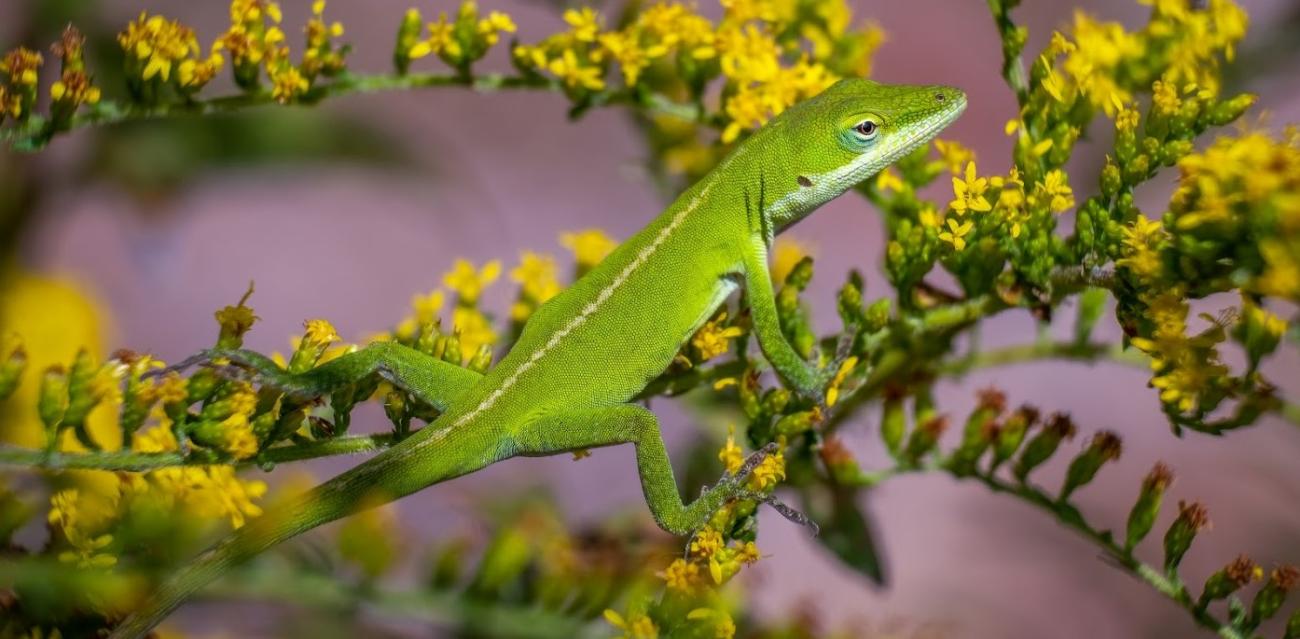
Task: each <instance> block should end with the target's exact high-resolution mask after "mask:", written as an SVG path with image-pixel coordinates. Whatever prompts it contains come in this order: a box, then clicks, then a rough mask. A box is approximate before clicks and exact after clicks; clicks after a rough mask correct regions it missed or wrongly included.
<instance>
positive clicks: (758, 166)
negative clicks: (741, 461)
mask: <svg viewBox="0 0 1300 639" xmlns="http://www.w3.org/2000/svg"><path fill="white" fill-rule="evenodd" d="M965 106H966V96H965V95H964V94H963V93H962V92H961V91H959V90H957V89H954V88H951V87H941V86H890V85H882V84H877V83H874V82H871V81H868V80H843V81H841V82H839V83H837V84H835V85H834V86H832V87H831V88H829V89H827V90H826V91H825V92H823V93H822V94H821V95H819V96H817V97H815V98H812V99H810V100H807V101H805V102H803V103H801V104H798V105H796V106H794V107H792V108H790V109H789V110H787V111H786V112H785V113H783V114H781V115H780V116H779V117H777V118H774V119H773V120H772V121H771V122H769V123H768V124H767V125H766V126H764V127H763V128H762V129H760V130H759V131H757V132H756V133H755V134H754V135H752V136H751V137H750V138H749V139H747V140H746V141H744V142H743V143H742V144H740V145H739V146H738V147H737V148H736V149H735V151H734V152H732V153H731V155H729V156H728V157H727V158H726V159H725V160H723V161H722V162H721V163H720V164H719V165H718V166H717V168H715V169H714V170H713V171H712V172H711V173H709V175H707V176H705V178H704V179H702V180H701V181H700V182H699V183H697V184H695V185H694V186H692V187H691V188H689V189H688V190H687V191H686V192H685V193H684V194H682V196H681V197H680V198H678V199H677V201H676V202H674V203H673V204H672V205H671V206H669V207H668V209H667V210H666V211H664V212H663V214H661V215H660V216H659V217H657V218H656V219H655V220H654V221H653V222H651V223H650V224H649V225H648V226H646V227H645V228H644V229H642V230H641V231H640V232H638V233H637V234H636V235H634V236H632V237H631V238H629V239H628V240H627V241H626V242H624V243H623V244H622V245H621V246H619V247H618V248H617V249H616V250H615V251H614V252H613V253H612V254H610V256H609V257H608V258H606V259H605V261H603V262H601V264H600V265H599V266H597V267H596V268H594V269H592V271H591V272H590V273H588V274H587V275H586V276H584V277H583V278H582V279H580V280H578V281H577V282H575V283H574V284H573V286H571V287H570V288H568V289H567V290H565V291H564V292H563V293H561V294H559V295H557V296H556V297H555V298H553V299H552V300H550V301H549V302H547V303H546V304H544V305H543V306H542V307H541V308H539V309H538V310H537V312H536V313H534V315H533V316H532V318H531V319H530V320H529V321H528V325H527V326H526V327H525V329H524V331H523V334H522V335H521V336H520V338H519V340H518V342H517V343H516V344H515V346H514V348H513V349H511V351H510V353H509V354H507V355H506V356H505V358H504V359H503V360H502V361H501V362H500V364H499V365H497V366H496V367H495V368H493V369H492V370H491V371H489V372H488V373H487V374H486V375H483V376H481V377H479V376H477V375H475V374H473V373H470V372H468V371H466V370H465V369H463V368H460V367H457V366H453V365H451V364H447V363H445V362H441V361H439V360H436V359H434V358H432V357H429V356H427V355H424V354H422V353H419V352H418V351H415V350H412V349H408V348H405V347H402V346H399V345H394V344H375V345H371V346H369V347H367V348H365V349H362V350H360V351H358V352H356V353H353V354H350V355H347V356H344V357H342V358H339V359H337V360H334V361H332V362H330V363H328V364H326V365H324V366H322V367H320V368H318V369H316V370H313V371H311V372H309V373H306V374H303V375H297V376H294V375H290V374H288V373H286V372H284V371H283V370H281V369H279V368H278V367H277V366H275V365H274V364H273V363H271V362H270V361H269V360H267V359H265V358H263V357H261V356H258V355H256V354H253V353H248V352H243V351H240V352H211V353H208V354H207V356H208V357H219V356H220V357H229V358H230V359H232V360H233V361H235V362H236V363H237V364H240V365H243V366H245V367H247V368H249V369H251V370H252V371H254V374H255V376H256V377H257V379H258V381H260V382H262V383H264V384H268V385H271V386H274V387H278V388H281V389H284V390H285V391H286V392H293V393H299V394H304V395H311V396H322V395H328V394H329V392H330V391H331V390H332V389H334V388H338V387H339V386H342V385H345V384H350V383H353V382H356V381H358V380H361V379H363V378H365V377H366V376H369V375H372V374H380V375H383V376H384V377H385V378H387V379H389V380H391V381H393V382H394V383H396V384H398V385H399V386H402V387H403V388H405V389H407V390H408V391H409V392H411V393H412V394H414V395H415V396H417V397H419V398H420V399H422V400H424V401H427V402H429V403H430V404H432V405H434V406H436V407H438V408H440V409H442V410H444V411H445V412H444V413H443V414H442V416H441V417H439V418H438V419H437V420H436V421H434V422H433V423H432V424H430V425H429V426H427V427H426V428H423V429H421V430H419V431H418V432H416V433H414V434H413V435H411V436H410V437H409V438H407V439H406V440H404V441H402V442H401V443H400V444H397V445H396V446H393V447H392V448H390V449H388V450H386V451H384V452H383V453H381V454H379V455H377V456H376V457H375V458H374V459H371V460H369V461H367V462H366V463H363V464H361V465H359V466H357V467H356V468H353V469H352V470H350V471H348V472H346V473H343V474H342V475H339V476H338V477H335V478H334V479H332V480H330V481H328V482H326V483H324V484H322V485H321V486H319V487H317V488H316V489H315V490H313V491H312V492H310V493H309V494H308V495H306V496H305V497H304V498H303V499H302V501H301V502H299V503H298V504H297V505H295V506H294V507H291V508H286V509H283V510H282V512H279V513H268V514H267V515H265V516H263V517H260V518H258V519H256V520H254V521H253V522H252V523H250V524H249V525H247V526H245V527H244V528H242V529H240V530H239V531H237V532H235V533H234V534H232V535H230V536H229V537H227V538H226V539H225V540H224V541H222V542H220V543H218V544H217V545H216V546H214V547H213V548H211V549H209V550H208V551H207V552H205V553H203V554H202V555H201V556H200V557H198V558H197V559H196V560H195V561H194V562H193V563H192V564H190V565H189V566H187V567H186V568H185V569H184V570H182V571H181V572H180V573H179V574H178V575H176V576H175V577H173V578H172V579H171V580H170V581H168V582H167V583H166V584H164V585H163V586H162V588H161V589H160V590H159V592H158V593H156V595H155V596H154V597H153V598H151V600H150V605H149V606H148V607H147V608H146V609H145V610H143V611H141V612H140V613H138V614H136V615H135V616H133V617H131V618H128V619H127V620H126V621H125V622H123V624H122V625H121V626H120V627H119V628H118V629H117V630H116V631H115V632H114V633H113V635H112V636H113V637H137V636H140V635H142V634H144V633H145V632H146V631H148V630H149V629H150V628H152V627H153V626H154V625H155V624H156V623H157V622H158V621H160V620H161V619H162V618H163V617H164V616H166V615H167V614H168V613H169V612H170V611H171V610H172V609H174V608H175V607H176V606H177V605H179V604H180V603H181V602H182V601H183V600H184V599H185V597H187V596H188V595H189V594H190V593H192V592H194V591H195V590H197V589H198V588H200V587H202V586H203V585H204V584H206V583H208V582H209V581H211V580H213V579H215V578H216V577H218V576H219V575H220V574H221V573H222V572H224V571H225V570H226V569H227V568H229V567H230V566H231V565H232V564H235V563H238V562H240V561H243V560H246V559H248V558H250V557H252V556H253V555H256V554H257V553H260V552H262V551H263V550H265V549H267V548H268V547H270V546H272V545H275V544H277V543H279V542H281V541H284V540H285V539H288V538H290V537H293V536H295V535H298V534H300V533H302V532H304V531H307V530H310V529H312V528H315V527H316V526H319V525H321V524H324V523H326V522H330V521H333V520H336V519H339V518H341V517H344V516H346V515H349V514H351V513H353V512H355V511H357V510H358V509H360V508H362V507H367V506H373V505H376V504H379V503H382V502H386V501H391V500H394V499H397V498H400V497H403V496H405V495H408V494H410V493H413V492H415V491H418V490H420V489H422V488H425V487H427V486H430V485H432V484H436V483H438V482H442V481H446V480H448V479H451V478H453V477H458V476H460V475H464V474H467V473H471V472H474V471H476V470H478V469H480V468H483V467H485V466H488V465H489V464H493V463H495V462H498V461H501V460H503V459H507V458H510V457H514V456H516V455H531V456H536V455H554V454H558V453H562V452H566V451H573V450H578V449H586V448H596V447H600V446H612V445H615V444H625V443H631V444H634V445H635V446H636V459H637V471H638V472H639V473H640V476H641V484H642V487H643V489H644V492H645V498H646V503H647V504H648V505H649V507H650V512H651V513H652V514H653V515H654V518H655V521H656V522H658V523H659V525H660V526H661V527H663V528H664V529H665V530H667V531H669V532H672V533H674V534H679V535H680V534H688V533H691V532H693V531H695V530H697V529H698V528H700V527H701V526H702V525H703V524H704V523H705V522H706V521H707V519H708V518H709V516H710V515H711V514H712V513H713V512H714V511H716V510H717V509H718V508H719V507H720V506H722V505H723V504H724V503H726V502H727V501H728V500H730V499H733V498H736V497H744V496H747V493H746V492H745V490H744V488H743V482H742V481H741V479H743V475H744V473H743V472H742V473H738V474H737V475H736V476H735V477H731V476H728V477H724V478H723V480H722V481H721V482H720V483H719V484H718V485H717V486H714V487H713V488H711V489H709V490H708V491H706V492H705V493H704V494H703V495H701V496H700V497H699V498H698V499H696V500H695V501H693V502H691V503H690V504H684V503H683V502H682V500H681V497H680V495H679V493H678V491H677V483H676V480H675V479H674V477H673V471H672V466H671V465H670V463H669V460H668V454H667V452H666V451H665V449H664V444H663V440H662V439H661V438H660V434H659V424H658V421H657V420H656V419H655V416H654V414H653V413H651V412H650V411H649V410H647V409H645V408H643V407H641V406H638V405H635V404H629V403H628V401H629V400H631V399H632V398H634V397H635V396H636V395H637V393H639V392H640V391H641V390H642V389H643V388H644V387H645V386H646V384H647V383H649V382H650V381H651V380H653V379H655V378H656V377H658V376H659V375H660V374H661V373H662V372H663V371H664V370H665V369H666V368H667V367H668V365H669V363H670V362H671V361H672V359H673V357H674V356H675V355H676V354H677V352H678V351H679V349H680V348H681V346H682V344H683V343H685V342H686V341H687V340H688V339H689V338H690V337H691V335H692V334H693V333H694V332H695V331H696V330H697V329H698V328H699V327H700V326H701V325H702V324H703V323H704V322H705V321H706V319H707V318H708V317H709V316H710V315H712V314H713V313H714V311H715V310H716V309H717V308H718V306H719V305H720V304H721V303H722V302H723V300H724V299H726V297H727V296H728V295H730V294H731V293H732V292H733V291H735V290H736V288H738V287H739V286H742V285H743V286H744V288H745V292H746V295H747V298H748V300H749V304H750V307H751V309H752V313H753V323H754V333H755V335H756V336H757V339H758V342H759V345H760V347H761V348H762V350H763V353H764V354H765V356H766V357H767V359H768V360H769V361H770V362H771V364H772V366H773V368H774V369H776V371H777V373H778V374H779V375H781V376H782V377H783V378H784V379H785V380H786V382H787V383H788V384H789V385H790V386H792V387H793V388H794V389H796V390H798V391H799V392H800V393H802V394H804V395H806V396H808V397H812V398H814V399H817V400H818V401H820V398H822V397H823V396H824V389H825V386H826V384H827V382H828V380H829V378H830V376H831V374H832V373H833V372H834V371H835V369H836V368H837V366H836V365H832V366H828V367H827V368H825V369H820V370H819V369H817V368H816V367H814V366H813V365H811V364H809V363H808V362H806V361H804V360H803V359H802V358H801V357H800V356H799V355H798V353H797V352H796V351H795V350H794V348H793V347H791V345H790V344H789V343H788V342H787V341H786V340H785V338H784V336H783V335H782V333H781V329H780V323H779V322H778V319H777V310H776V302H775V297H774V294H773V285H772V281H771V276H770V274H769V273H768V267H767V253H768V249H769V247H770V245H771V242H772V237H773V235H775V234H776V233H779V232H780V231H782V230H783V229H785V228H788V227H789V226H790V225H792V224H794V223H795V222H797V221H799V220H800V219H802V218H803V217H805V216H807V215H808V214H809V213H811V212H812V211H813V210H814V209H816V208H817V207H818V206H820V205H821V204H823V203H825V202H827V201H829V200H831V199H832V198H834V197H836V196H838V195H840V194H841V193H843V192H844V191H845V190H847V189H849V188H850V187H852V186H853V185H855V184H857V183H858V182H860V181H862V180H864V179H866V178H868V177H870V176H872V175H874V174H876V173H877V172H879V171H880V170H881V169H883V168H885V167H886V166H888V165H889V164H891V163H893V162H894V161H895V160H896V159H898V158H899V157H901V156H902V155H904V154H906V153H908V152H910V151H912V150H913V149H915V148H916V147H918V146H920V145H922V144H925V143H927V142H929V140H930V139H931V138H933V137H934V136H935V135H936V134H937V133H938V132H939V131H940V130H941V129H943V128H944V127H945V126H947V125H948V124H949V123H950V122H952V121H953V120H954V119H956V118H957V116H958V115H960V114H961V112H962V110H963V109H964V108H965ZM867 120H870V121H871V122H872V124H874V125H875V126H874V127H870V126H866V127H864V126H861V124H862V123H863V122H864V121H867ZM761 454H762V453H761V452H760V453H758V454H756V455H755V456H751V458H750V460H749V463H748V464H747V466H748V468H752V466H753V464H754V463H756V462H757V461H758V459H759V458H760V457H761ZM742 470H745V469H742Z"/></svg>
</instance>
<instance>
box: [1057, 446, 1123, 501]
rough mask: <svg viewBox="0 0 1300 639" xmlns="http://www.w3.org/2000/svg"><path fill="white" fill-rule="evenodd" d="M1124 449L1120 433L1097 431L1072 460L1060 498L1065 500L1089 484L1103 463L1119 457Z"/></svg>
mask: <svg viewBox="0 0 1300 639" xmlns="http://www.w3.org/2000/svg"><path fill="white" fill-rule="evenodd" d="M1122 451H1123V443H1122V442H1121V441H1120V438H1119V435H1116V434H1115V433H1113V432H1111V431H1108V430H1103V431H1101V432H1100V433H1097V434H1096V436H1094V437H1093V438H1092V441H1091V442H1090V443H1089V444H1088V447H1087V448H1085V449H1084V450H1083V452H1082V453H1079V455H1078V456H1077V457H1075V458H1074V461H1072V462H1070V468H1069V470H1067V471H1066V472H1065V485H1064V486H1062V487H1061V496H1060V498H1059V499H1060V500H1061V501H1065V500H1067V499H1069V498H1070V495H1071V494H1072V493H1073V492H1074V491H1075V490H1077V489H1078V488H1079V487H1080V486H1084V485H1087V484H1088V482H1091V481H1092V478H1093V477H1096V476H1097V471H1098V470H1100V469H1101V465H1102V464H1105V463H1106V462H1108V461H1112V460H1115V459H1119V456H1120V453H1121V452H1122Z"/></svg>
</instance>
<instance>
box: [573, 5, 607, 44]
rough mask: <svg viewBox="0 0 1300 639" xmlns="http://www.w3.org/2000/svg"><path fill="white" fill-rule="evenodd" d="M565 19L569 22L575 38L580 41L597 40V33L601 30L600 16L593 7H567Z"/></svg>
mask: <svg viewBox="0 0 1300 639" xmlns="http://www.w3.org/2000/svg"><path fill="white" fill-rule="evenodd" d="M564 21H565V22H567V23H569V27H571V29H572V33H573V37H574V39H576V40H578V41H579V42H595V41H596V33H597V32H599V31H600V16H598V15H596V12H595V11H593V10H592V9H591V7H583V8H581V9H565V10H564Z"/></svg>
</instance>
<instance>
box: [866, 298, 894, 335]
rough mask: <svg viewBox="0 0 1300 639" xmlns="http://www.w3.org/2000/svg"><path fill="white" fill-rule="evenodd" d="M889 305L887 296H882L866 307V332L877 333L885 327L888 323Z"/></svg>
mask: <svg viewBox="0 0 1300 639" xmlns="http://www.w3.org/2000/svg"><path fill="white" fill-rule="evenodd" d="M890 306H891V303H890V301H889V298H887V297H882V298H880V299H878V300H876V301H874V302H872V303H871V306H868V307H867V312H866V313H865V314H864V318H865V328H866V331H867V333H879V332H880V331H882V330H884V329H885V326H886V325H887V324H889V312H890Z"/></svg>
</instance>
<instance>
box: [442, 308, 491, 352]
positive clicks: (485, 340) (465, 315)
mask: <svg viewBox="0 0 1300 639" xmlns="http://www.w3.org/2000/svg"><path fill="white" fill-rule="evenodd" d="M451 321H452V326H453V327H454V330H455V332H456V335H457V336H458V337H459V338H460V352H461V353H462V354H463V355H464V356H473V354H474V353H477V352H478V350H479V347H480V346H483V345H485V344H486V345H489V346H490V345H492V344H493V343H495V342H496V339H497V334H496V332H495V331H493V330H492V323H491V322H489V321H488V318H487V316H486V315H484V314H483V313H482V312H481V311H479V310H478V309H476V308H473V307H467V306H457V307H456V309H455V310H454V311H452V316H451Z"/></svg>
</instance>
